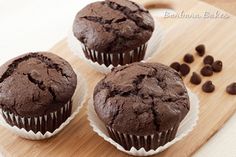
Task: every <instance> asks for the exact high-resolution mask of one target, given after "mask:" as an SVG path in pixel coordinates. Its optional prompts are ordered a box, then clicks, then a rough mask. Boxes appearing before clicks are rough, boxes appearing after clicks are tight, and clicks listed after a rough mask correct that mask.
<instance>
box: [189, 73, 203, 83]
mask: <svg viewBox="0 0 236 157" xmlns="http://www.w3.org/2000/svg"><path fill="white" fill-rule="evenodd" d="M190 82H191V83H192V84H195V85H199V84H201V82H202V78H201V76H200V75H199V74H198V73H196V72H193V74H192V76H191V78H190Z"/></svg>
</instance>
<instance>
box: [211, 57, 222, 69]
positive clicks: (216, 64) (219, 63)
mask: <svg viewBox="0 0 236 157" xmlns="http://www.w3.org/2000/svg"><path fill="white" fill-rule="evenodd" d="M222 68H223V63H222V61H219V60H217V61H215V62H214V63H213V64H212V69H213V71H214V72H221V71H222Z"/></svg>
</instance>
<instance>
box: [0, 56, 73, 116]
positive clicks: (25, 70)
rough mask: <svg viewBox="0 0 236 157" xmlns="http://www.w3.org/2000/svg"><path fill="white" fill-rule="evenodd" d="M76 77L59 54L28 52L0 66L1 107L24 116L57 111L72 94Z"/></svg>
mask: <svg viewBox="0 0 236 157" xmlns="http://www.w3.org/2000/svg"><path fill="white" fill-rule="evenodd" d="M76 84H77V77H76V74H75V73H74V71H73V69H72V67H71V66H70V64H69V63H68V62H67V61H65V60H64V59H62V58H60V57H59V56H57V55H55V54H52V53H46V52H39V53H27V54H24V55H21V56H19V57H16V58H14V59H12V60H10V61H8V62H7V63H5V64H4V65H3V66H1V67H0V107H1V108H2V109H3V110H5V111H8V112H11V113H14V114H17V115H19V116H23V117H34V116H41V115H44V114H48V113H50V112H53V111H56V110H57V109H59V108H60V107H62V106H63V105H64V104H66V103H67V102H68V101H70V99H71V97H72V95H73V94H74V91H75V88H76Z"/></svg>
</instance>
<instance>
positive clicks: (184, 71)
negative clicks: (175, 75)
mask: <svg viewBox="0 0 236 157" xmlns="http://www.w3.org/2000/svg"><path fill="white" fill-rule="evenodd" d="M179 71H180V73H181V74H182V75H183V76H186V75H188V73H189V72H190V67H189V66H188V65H187V64H185V63H184V64H181V65H180V68H179Z"/></svg>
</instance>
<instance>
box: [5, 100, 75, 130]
mask: <svg viewBox="0 0 236 157" xmlns="http://www.w3.org/2000/svg"><path fill="white" fill-rule="evenodd" d="M71 109H72V101H71V100H70V101H69V102H68V103H66V104H65V105H64V106H63V107H61V108H59V109H58V110H56V111H54V112H51V113H49V114H46V115H43V116H37V117H30V118H28V117H21V116H18V115H16V114H14V113H10V112H8V111H4V110H2V115H3V118H4V119H5V121H6V122H7V123H8V124H10V125H11V126H16V127H18V128H20V129H21V128H24V129H25V130H26V131H30V130H32V131H33V132H34V133H37V132H41V133H42V134H45V133H46V132H47V131H49V132H51V133H52V132H53V131H54V130H56V129H57V128H59V127H60V125H61V124H62V123H63V122H65V121H66V119H67V118H68V117H70V115H71Z"/></svg>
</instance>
